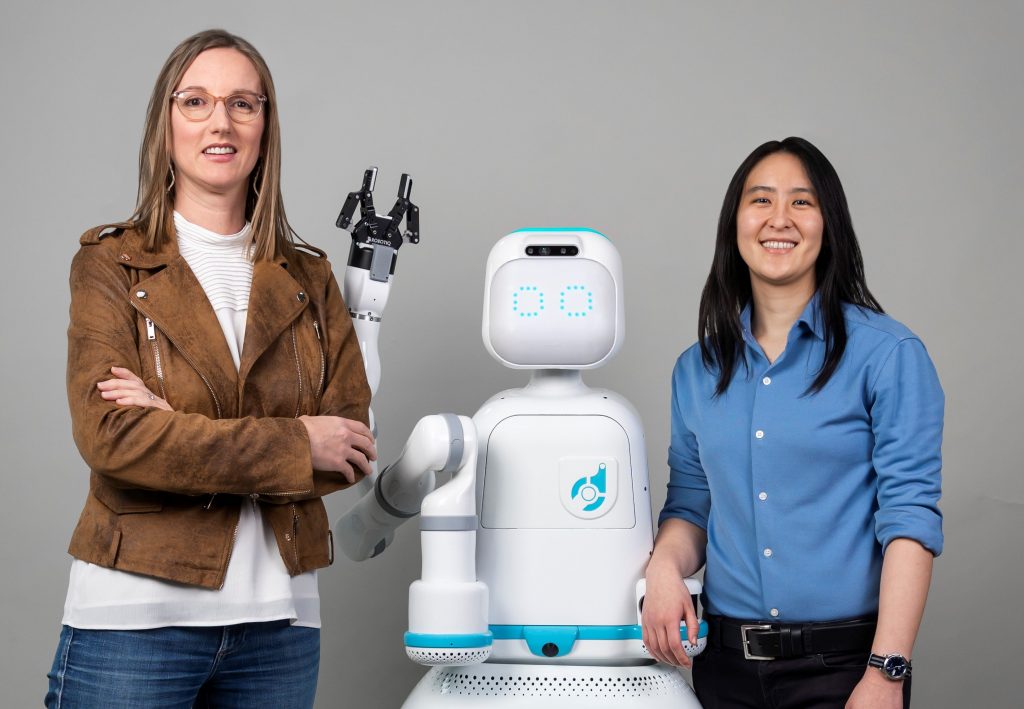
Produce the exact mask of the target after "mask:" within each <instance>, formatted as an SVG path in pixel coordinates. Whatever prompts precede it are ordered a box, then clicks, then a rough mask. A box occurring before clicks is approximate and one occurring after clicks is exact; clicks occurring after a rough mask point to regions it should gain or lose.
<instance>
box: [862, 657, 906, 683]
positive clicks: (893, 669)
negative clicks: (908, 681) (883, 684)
mask: <svg viewBox="0 0 1024 709" xmlns="http://www.w3.org/2000/svg"><path fill="white" fill-rule="evenodd" d="M868 667H877V668H878V669H880V670H881V671H882V674H883V675H885V678H886V679H891V680H892V681H894V682H898V681H899V680H901V679H903V678H904V677H909V676H910V660H908V659H907V658H905V657H903V655H900V654H892V655H876V654H874V653H871V655H869V656H868Z"/></svg>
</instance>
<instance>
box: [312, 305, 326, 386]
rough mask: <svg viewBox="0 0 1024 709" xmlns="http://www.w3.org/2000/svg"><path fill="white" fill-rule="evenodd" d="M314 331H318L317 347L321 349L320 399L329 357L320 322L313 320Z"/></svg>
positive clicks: (318, 384) (318, 383)
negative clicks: (325, 352)
mask: <svg viewBox="0 0 1024 709" xmlns="http://www.w3.org/2000/svg"><path fill="white" fill-rule="evenodd" d="M313 331H314V332H315V333H316V348H317V349H318V350H320V381H318V382H317V385H316V399H317V401H319V400H320V396H321V394H323V393H324V377H325V376H326V375H327V357H326V356H324V346H323V340H321V338H320V323H318V322H317V321H316V320H314V321H313Z"/></svg>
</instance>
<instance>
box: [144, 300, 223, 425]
mask: <svg viewBox="0 0 1024 709" xmlns="http://www.w3.org/2000/svg"><path fill="white" fill-rule="evenodd" d="M132 307H134V308H135V309H136V310H137V311H139V313H141V314H142V317H144V318H146V336H147V337H148V336H149V328H150V326H151V325H154V326H155V323H154V322H153V321H152V320H150V318H149V316H148V315H146V313H145V312H144V311H143V310H142V308H140V307H139V306H138V305H136V304H135V303H132ZM153 337H154V338H155V337H156V332H155V327H154V332H153ZM164 337H166V338H167V341H168V342H170V343H171V344H172V345H174V347H175V349H176V350H178V352H179V353H180V354H181V356H182V357H183V358H184V359H185V361H186V362H188V364H189V366H190V367H192V369H194V370H195V372H196V374H198V375H199V378H200V379H202V380H203V384H205V385H206V388H207V389H208V390H209V391H210V396H211V397H213V405H214V407H216V409H217V418H221V417H222V414H221V410H220V400H219V399H218V398H217V394H216V393H214V391H213V386H212V385H211V384H210V380H209V379H207V378H206V375H205V374H203V373H202V372H201V371H199V367H197V366H196V362H195V360H194V359H192V358H191V357H190V356H189V355H188V354H187V353H186V352H185V351H184V350H183V349H181V348H180V347H178V344H177V343H176V342H175V341H174V340H173V339H172V338H171V337H168V335H167V332H166V331H164ZM154 342H155V339H154ZM158 376H159V375H158ZM164 398H166V397H164Z"/></svg>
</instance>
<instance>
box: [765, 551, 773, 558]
mask: <svg viewBox="0 0 1024 709" xmlns="http://www.w3.org/2000/svg"><path fill="white" fill-rule="evenodd" d="M764 555H765V557H766V558H770V557H771V555H772V550H771V549H765V550H764Z"/></svg>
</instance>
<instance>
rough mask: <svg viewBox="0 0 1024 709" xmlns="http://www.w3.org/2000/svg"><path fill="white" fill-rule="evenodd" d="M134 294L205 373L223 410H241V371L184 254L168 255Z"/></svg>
mask: <svg viewBox="0 0 1024 709" xmlns="http://www.w3.org/2000/svg"><path fill="white" fill-rule="evenodd" d="M130 298H131V301H132V305H134V306H135V307H136V308H137V309H138V310H139V311H140V312H141V313H142V314H143V315H145V316H146V317H148V318H150V319H151V320H152V321H153V322H154V324H155V325H156V326H157V328H159V329H160V331H161V332H163V334H164V336H165V337H167V338H168V339H169V340H170V341H171V342H172V343H173V344H174V347H175V349H177V350H178V351H179V352H180V353H181V354H182V355H183V356H184V357H185V359H187V360H188V361H189V363H190V364H191V365H192V367H193V368H194V369H195V370H196V371H197V372H198V373H199V374H200V375H201V376H202V377H203V378H204V379H206V381H207V384H208V385H209V386H210V387H211V388H212V389H213V391H214V392H215V393H216V396H217V399H218V401H219V402H220V404H221V407H222V408H221V415H222V416H225V417H232V416H235V415H237V414H236V410H237V408H238V373H237V372H236V371H235V365H234V362H233V361H232V359H231V351H230V350H229V349H228V345H227V342H226V341H225V339H224V331H223V329H221V326H220V322H219V321H218V320H217V316H216V315H215V314H214V312H213V307H212V306H211V305H210V301H209V299H207V297H206V292H205V291H204V290H203V287H202V285H200V283H199V281H198V279H196V276H195V274H194V273H192V269H191V268H189V266H188V264H187V263H186V262H185V259H183V258H181V257H180V256H177V257H175V258H172V259H169V260H168V263H167V267H166V268H164V269H163V270H161V271H159V272H157V273H155V274H153V275H152V276H150V277H149V278H147V279H145V280H143V281H140V282H139V284H138V286H137V288H136V289H135V290H134V292H132V293H131V294H130ZM249 322H252V320H251V319H250V320H249ZM247 329H248V325H247Z"/></svg>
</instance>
